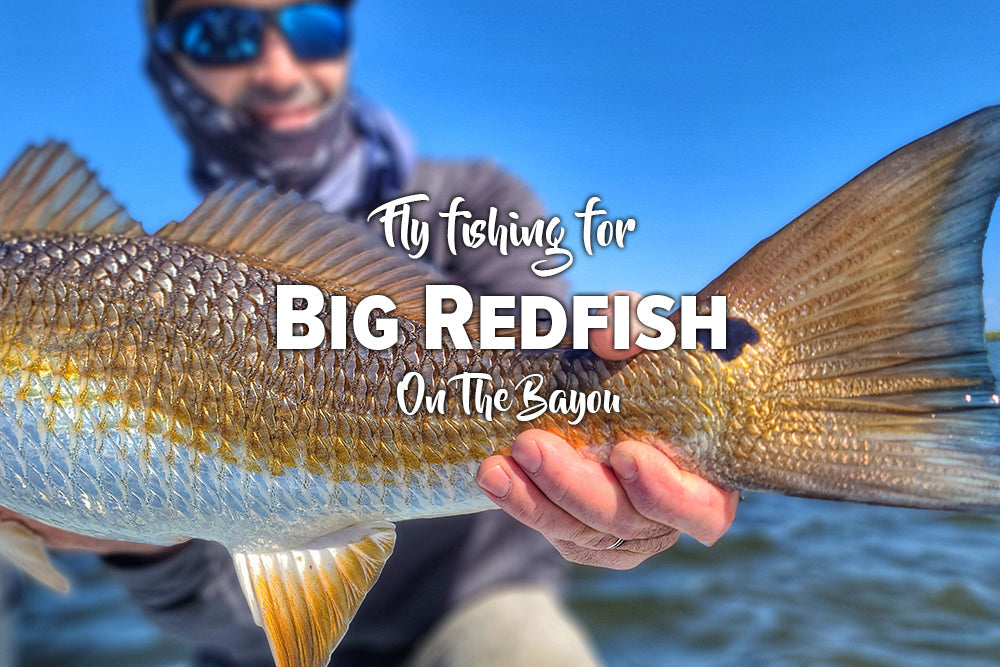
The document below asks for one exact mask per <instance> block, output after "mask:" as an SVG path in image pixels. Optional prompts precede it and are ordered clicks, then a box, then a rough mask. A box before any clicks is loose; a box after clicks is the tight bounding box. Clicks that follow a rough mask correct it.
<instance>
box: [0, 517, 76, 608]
mask: <svg viewBox="0 0 1000 667" xmlns="http://www.w3.org/2000/svg"><path fill="white" fill-rule="evenodd" d="M0 556H2V557H4V558H7V559H8V560H10V561H11V562H13V563H14V565H16V566H18V567H19V568H21V569H22V570H24V571H25V572H27V573H28V574H29V575H31V576H32V577H34V578H35V579H37V580H38V581H40V582H42V583H43V584H45V585H46V586H48V587H49V588H52V589H54V590H57V591H59V592H60V593H69V589H70V585H69V580H68V579H66V577H64V576H63V575H62V574H61V573H60V572H59V571H58V570H56V568H55V567H54V566H53V565H52V561H50V560H49V556H48V554H47V553H46V551H45V540H43V539H42V536H41V535H39V534H38V533H36V532H35V531H33V530H31V529H30V528H28V527H27V526H25V525H24V524H22V523H18V522H17V521H0Z"/></svg>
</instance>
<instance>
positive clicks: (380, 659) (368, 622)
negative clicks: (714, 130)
mask: <svg viewBox="0 0 1000 667" xmlns="http://www.w3.org/2000/svg"><path fill="white" fill-rule="evenodd" d="M350 4H351V3H350V2H349V1H347V2H316V3H301V2H291V1H288V0H175V1H170V0H147V2H146V6H145V15H146V19H147V22H148V28H149V34H150V50H149V55H148V60H147V68H148V72H149V75H150V77H151V79H152V81H153V83H154V85H155V87H156V89H157V91H158V93H159V94H160V97H161V99H162V101H163V103H164V104H165V106H166V108H167V110H168V112H169V113H170V115H171V116H172V118H173V120H174V121H175V123H176V124H177V126H178V128H179V129H180V131H181V132H182V134H183V135H184V137H185V139H186V140H187V141H188V143H189V144H190V147H191V149H192V162H191V176H192V178H193V180H194V182H195V183H196V185H197V186H198V187H199V188H200V189H201V190H203V191H204V192H206V193H207V192H209V191H211V190H213V189H215V188H216V187H218V186H220V185H222V184H223V183H225V182H227V181H232V180H236V181H242V180H257V181H260V182H263V183H268V184H271V185H274V186H275V187H276V188H278V189H279V190H288V189H294V190H297V191H299V192H301V193H302V194H303V195H304V196H305V197H306V198H308V199H312V200H314V201H317V202H319V203H320V204H322V205H323V207H324V208H325V209H327V210H328V211H330V212H334V213H343V214H344V215H346V216H348V217H349V218H351V219H357V220H358V221H359V224H364V222H363V221H364V218H365V215H366V213H367V212H368V211H370V210H371V209H373V208H374V207H376V206H378V204H380V203H381V202H384V201H388V200H390V199H392V198H393V197H396V196H398V195H399V194H400V193H403V192H424V193H428V194H430V195H431V199H432V201H431V202H430V203H428V205H427V208H426V209H425V210H428V211H429V210H441V209H440V208H437V209H433V207H435V206H438V207H440V206H442V204H441V203H440V202H447V201H450V200H451V199H452V196H453V195H462V196H463V197H465V198H466V200H467V203H466V206H468V207H470V208H474V207H475V208H478V209H481V210H486V209H488V208H489V207H490V206H500V207H501V208H503V210H514V209H518V210H520V212H521V213H522V217H523V218H524V219H526V220H535V219H536V218H538V217H540V213H541V210H540V207H539V205H538V204H537V202H536V201H535V200H534V199H533V197H532V196H531V195H530V194H529V193H528V191H527V190H526V189H525V188H524V186H523V185H521V184H520V183H519V182H518V181H516V180H515V179H513V178H511V177H510V176H508V175H507V174H505V173H503V172H502V171H500V170H499V169H497V168H496V167H494V166H492V165H490V164H487V163H482V162H474V163H463V164H453V163H443V162H430V161H418V160H414V159H413V157H412V155H411V153H410V146H409V144H408V141H407V138H406V136H405V134H404V132H403V131H402V130H401V128H400V126H399V125H398V124H397V123H396V121H395V120H394V119H393V118H392V117H391V116H390V115H389V114H388V113H387V112H386V111H385V110H383V109H381V108H380V107H378V106H376V105H374V104H373V103H371V102H370V101H368V100H366V99H364V98H363V97H361V96H360V95H358V94H356V93H355V92H354V91H352V90H351V89H350V88H349V85H348V80H349V71H350V57H349V51H350V31H351V21H350V6H349V5H350ZM438 240H441V239H438ZM439 245H440V244H439ZM519 250H520V251H527V249H525V248H521V249H512V251H511V255H510V256H509V257H500V256H499V255H498V254H497V253H495V252H490V251H489V250H487V251H486V252H475V251H469V252H464V253H462V254H461V255H460V256H458V257H452V256H449V255H448V254H447V253H445V252H443V248H442V247H438V248H436V249H435V248H434V247H432V248H431V250H430V252H429V253H428V256H429V257H430V258H431V259H432V261H433V262H434V263H435V264H437V265H438V267H439V268H440V269H442V270H443V271H444V272H445V273H446V274H447V275H448V276H450V277H452V278H453V279H454V281H455V282H457V283H461V284H463V286H465V287H466V288H467V289H469V290H470V291H472V292H474V293H477V294H486V293H499V294H514V295H523V294H540V293H549V294H552V295H554V296H557V297H565V292H564V286H563V285H562V284H561V283H559V282H557V280H556V279H546V280H542V279H538V278H536V277H534V276H532V275H531V274H530V272H529V271H528V269H527V266H528V262H527V261H525V260H526V258H527V257H528V256H529V255H530V253H526V252H518V251H519ZM633 297H634V298H637V297H636V296H635V295H633ZM591 347H592V349H593V350H594V352H596V353H597V354H599V355H600V356H602V357H604V358H606V359H611V360H615V359H625V358H628V357H630V356H632V355H634V354H636V353H637V352H638V348H636V347H635V346H634V345H633V347H632V348H631V349H629V350H615V349H614V348H613V347H612V344H611V330H610V328H609V329H607V330H604V331H599V332H596V333H594V334H593V335H592V337H591ZM477 481H478V483H479V485H480V487H481V488H482V490H483V492H484V493H485V494H486V495H487V496H488V497H489V498H490V499H492V500H493V501H494V502H495V503H496V504H497V505H499V506H500V507H501V508H502V509H503V510H505V511H506V512H507V514H506V515H505V514H502V513H499V512H486V513H480V514H471V515H462V516H456V517H447V518H440V519H427V520H419V521H411V522H405V523H402V524H400V525H399V526H398V529H397V530H398V536H397V543H396V548H395V554H396V555H395V557H394V558H392V559H390V560H389V562H388V564H387V565H386V567H385V569H384V571H383V573H382V575H381V579H380V583H379V585H377V586H375V588H374V589H372V592H371V593H370V594H369V595H368V598H367V599H366V602H365V603H364V604H363V605H362V606H361V608H360V610H359V612H358V614H357V616H356V617H355V619H354V621H353V623H352V625H351V628H350V631H349V632H348V634H347V635H346V636H345V638H344V640H343V642H342V643H341V645H340V647H339V648H338V650H337V653H336V654H335V655H336V658H337V664H352V663H357V664H398V663H401V662H403V661H406V660H409V661H411V662H410V663H409V664H442V665H452V664H455V665H458V664H462V665H477V664H482V665H485V664H519V663H520V662H522V661H525V660H527V659H528V658H529V657H530V661H531V663H532V664H552V665H556V664H560V665H561V664H567V665H568V664H574V665H579V664H588V663H590V664H593V663H595V662H596V659H595V658H594V656H593V654H592V649H591V648H590V647H589V645H588V642H587V640H586V639H585V638H584V637H583V635H582V634H581V633H580V632H579V630H578V629H577V628H576V627H575V625H574V624H573V622H572V621H570V620H569V619H568V618H567V616H566V614H565V612H564V611H563V610H562V608H561V606H560V605H559V603H558V601H557V600H556V598H555V596H554V594H553V592H552V591H553V590H554V589H556V588H557V587H558V584H559V581H560V579H561V570H562V569H563V568H562V567H561V566H560V562H561V559H560V558H559V556H558V555H557V552H558V554H561V556H562V557H563V558H565V559H568V560H571V561H575V562H579V563H586V564H590V565H598V566H603V567H612V568H630V567H633V566H635V565H637V564H639V563H640V562H642V561H643V560H645V559H646V558H648V557H649V556H651V555H653V554H655V553H658V552H660V551H663V550H664V549H667V548H669V547H670V546H672V545H673V544H674V543H675V542H676V540H677V539H678V536H679V534H680V532H684V533H688V534H690V535H692V536H693V537H695V538H696V539H698V540H699V541H701V542H703V543H706V544H711V543H713V542H714V541H716V540H717V539H718V538H719V537H720V536H721V535H722V534H723V533H724V532H725V530H726V529H727V528H728V526H729V524H730V522H731V521H732V519H733V515H734V513H735V507H736V502H737V496H736V494H735V493H732V492H726V491H722V490H720V489H719V488H717V487H715V486H713V485H711V484H709V483H708V482H706V481H704V480H702V479H701V478H699V477H697V476H695V475H693V474H690V473H687V472H684V471H682V470H680V469H679V468H678V467H677V466H676V465H675V464H674V463H673V462H672V461H671V460H670V459H669V458H668V457H667V456H665V455H663V454H662V453H660V452H658V451H657V450H656V449H655V448H653V447H649V446H646V445H640V444H639V443H635V442H622V443H619V444H618V445H617V446H616V447H615V448H614V450H613V451H612V453H611V456H610V465H602V464H599V463H596V462H594V461H592V460H589V459H584V458H583V457H581V456H580V454H579V453H577V451H575V450H574V449H573V448H572V447H571V446H570V445H569V444H568V443H566V442H565V441H564V440H562V439H561V438H560V437H558V436H557V435H554V434H552V433H549V432H546V431H542V430H531V431H527V432H525V433H522V434H521V435H520V436H518V437H517V439H516V440H515V441H514V443H513V447H512V450H511V455H510V456H492V457H490V458H488V459H486V460H485V461H484V462H483V463H482V465H481V467H480V468H479V473H478V480H477ZM508 515H509V516H508ZM12 516H14V515H12V513H9V512H6V513H0V519H6V518H11V517H12ZM511 517H513V518H511ZM514 519H516V520H517V521H520V522H521V523H520V524H519V523H517V522H516V521H515V520H514ZM18 520H20V521H22V522H23V523H25V524H26V525H28V526H29V527H30V528H32V529H34V530H35V532H37V533H40V534H42V535H44V536H45V537H46V539H47V543H48V544H49V546H51V547H53V548H69V549H87V550H91V551H94V552H97V553H101V554H104V555H105V557H106V560H107V562H108V563H109V564H110V565H111V566H112V569H113V570H114V572H115V575H116V577H117V578H118V579H119V580H120V581H121V582H122V583H123V584H124V585H125V586H127V587H128V588H129V589H130V590H131V591H132V592H133V594H134V596H135V597H136V599H137V600H138V601H139V603H140V604H141V605H142V606H143V607H144V608H145V609H146V611H147V612H148V613H149V615H150V616H151V617H152V618H153V619H154V620H155V621H157V622H158V623H159V624H160V625H162V626H163V627H165V628H167V629H168V630H169V631H171V632H172V633H174V634H178V635H180V636H182V637H185V638H188V639H190V640H192V641H195V642H197V643H198V644H199V645H200V646H201V647H202V652H201V653H200V654H199V656H200V657H199V660H201V662H199V663H198V664H209V662H210V661H213V662H210V664H216V665H218V664H260V663H266V662H267V661H269V660H270V651H269V649H268V644H267V641H266V639H265V637H264V634H263V632H261V631H260V630H259V628H257V626H256V625H255V623H254V620H253V619H252V618H251V615H250V613H249V609H248V607H247V604H246V602H245V600H244V599H243V596H242V594H241V593H240V585H239V583H237V579H236V574H235V571H234V569H233V567H232V561H231V558H230V555H229V553H228V552H227V551H226V550H225V549H223V548H217V547H216V545H213V544H211V543H207V542H200V541H196V540H195V541H191V542H187V543H183V544H180V545H177V546H174V547H166V548H165V547H155V546H151V545H139V544H127V543H121V542H109V541H103V540H96V539H92V538H85V537H81V536H77V535H73V534H70V533H65V532H63V531H57V530H54V529H50V528H47V527H45V526H43V525H41V524H38V523H37V522H33V521H30V520H27V519H20V518H19V519H18ZM521 524H524V525H521ZM525 526H528V527H530V528H533V529H535V530H530V529H529V528H525ZM535 531H538V532H535ZM546 540H547V541H548V543H546ZM550 545H551V546H550ZM552 547H554V548H555V549H554V550H553V549H552ZM470 637H473V638H474V640H473V641H470V640H469V639H470Z"/></svg>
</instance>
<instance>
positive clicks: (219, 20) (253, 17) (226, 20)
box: [170, 7, 264, 65]
mask: <svg viewBox="0 0 1000 667" xmlns="http://www.w3.org/2000/svg"><path fill="white" fill-rule="evenodd" d="M170 23H171V24H172V26H173V28H174V35H175V40H176V41H175V44H176V48H177V49H178V50H180V51H181V52H182V53H183V54H184V55H186V56H187V57H189V58H190V59H191V60H193V61H194V62H196V63H200V64H202V65H226V64H232V63H240V62H246V61H248V60H252V59H254V58H256V57H257V54H258V53H259V52H260V43H261V36H262V34H263V28H264V24H263V20H262V17H261V15H260V13H259V12H256V11H253V10H243V9H239V8H236V7H208V8H205V9H199V10H195V11H191V12H185V13H183V14H178V15H177V16H176V17H174V18H173V19H171V21H170Z"/></svg>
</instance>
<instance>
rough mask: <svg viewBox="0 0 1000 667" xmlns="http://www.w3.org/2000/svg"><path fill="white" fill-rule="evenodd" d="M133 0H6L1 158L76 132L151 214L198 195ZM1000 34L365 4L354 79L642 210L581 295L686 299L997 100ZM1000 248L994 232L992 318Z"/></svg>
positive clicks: (566, 201) (577, 197)
mask: <svg viewBox="0 0 1000 667" xmlns="http://www.w3.org/2000/svg"><path fill="white" fill-rule="evenodd" d="M139 8H140V0H109V1H107V2H100V3H95V2H81V1H79V0H77V1H75V2H71V1H69V0H39V1H38V2H32V3H27V2H2V3H0V91H3V92H2V95H0V101H2V104H0V108H2V113H3V120H2V122H0V163H5V164H6V163H9V162H10V161H11V160H13V159H14V157H15V156H16V155H17V154H18V153H19V152H20V150H21V149H22V148H23V147H24V146H25V145H26V144H27V143H28V142H31V141H35V142H38V141H42V140H44V139H47V138H61V139H65V140H68V141H69V142H70V143H71V144H72V145H73V146H74V147H75V148H76V149H77V151H78V152H80V153H81V154H83V155H85V156H86V157H87V158H88V159H89V160H90V161H91V163H92V164H93V165H94V166H95V167H96V168H97V170H98V171H99V173H100V175H101V178H102V181H103V182H104V183H105V184H106V185H107V186H109V187H110V188H111V190H112V191H113V192H114V194H115V195H116V196H117V197H118V198H119V199H120V200H121V201H122V202H124V203H125V204H126V205H127V206H128V207H129V209H130V211H131V212H132V214H133V215H134V216H135V217H136V218H138V219H140V220H142V221H143V222H144V223H145V225H146V227H147V229H150V230H153V229H156V228H158V227H159V226H160V225H162V224H163V223H164V222H166V221H168V220H170V219H173V218H181V217H183V216H184V215H186V214H187V212H188V211H189V210H190V209H191V208H193V206H194V205H195V204H196V203H197V201H198V197H197V196H196V195H195V193H194V192H193V190H192V189H191V188H190V186H189V185H188V184H187V182H186V180H185V164H186V153H185V149H184V147H183V145H182V144H181V142H180V140H179V139H178V138H177V136H176V135H175V134H174V132H173V129H172V128H171V127H170V126H169V125H168V123H167V121H166V119H165V116H164V115H163V113H162V112H161V111H160V109H159V107H158V105H157V103H156V100H155V98H154V95H153V93H152V89H151V88H150V87H149V86H148V85H147V83H146V81H145V79H144V77H143V74H142V68H141V60H142V52H143V48H144V41H143V35H142V31H141V26H140V14H139ZM997 29H998V21H997V12H996V6H995V5H994V4H993V3H988V2H956V1H951V2H921V3H912V2H881V3H879V2H838V3H798V2H767V3H763V2H761V3H753V2H697V3H696V2H690V3H674V2H669V3H667V2H663V3H660V2H638V1H635V2H627V1H626V2H617V3H609V2H600V3H598V2H553V1H550V2H545V1H544V0H542V1H538V0H536V1H534V2H529V1H527V0H524V1H521V0H509V1H508V2H504V3H480V2H462V3H459V2H454V1H452V2H443V1H438V0H421V1H420V2H376V1H374V0H361V2H360V3H359V5H358V9H357V12H356V34H357V41H356V49H355V61H356V63H355V72H354V80H355V83H356V84H357V85H358V87H360V88H361V89H363V90H364V91H366V92H368V93H369V94H370V95H371V96H372V97H374V98H376V99H378V100H380V101H382V102H383V103H385V104H386V105H388V106H390V107H391V108H392V109H394V110H395V111H396V112H397V113H398V115H399V116H400V117H401V118H402V119H403V120H404V121H405V122H406V124H407V125H408V126H409V127H410V129H411V130H412V132H413V134H414V135H415V137H416V139H417V143H418V145H419V147H420V148H421V149H422V150H423V151H424V152H425V153H428V154H431V155H436V156H453V157H468V156H490V157H492V158H493V159H495V160H496V161H498V162H500V163H501V164H503V165H504V166H506V167H507V168H509V169H511V170H512V171H514V172H516V173H517V174H519V175H520V176H521V177H523V178H524V179H525V180H527V181H528V182H529V183H530V184H531V185H532V186H533V187H534V188H535V189H536V191H537V192H538V193H539V194H540V195H541V197H542V198H543V200H544V201H545V203H546V205H547V206H548V208H549V209H550V210H551V212H552V213H553V214H557V215H560V216H562V217H564V218H569V219H572V213H573V212H574V211H576V210H578V209H580V208H581V207H582V206H583V204H584V202H585V201H586V199H587V198H588V197H589V196H591V195H592V194H598V195H600V196H601V197H602V199H603V202H604V204H605V206H606V208H607V209H608V210H609V212H610V213H611V214H612V215H614V216H618V217H627V216H633V217H635V218H636V219H637V220H638V230H637V231H636V232H635V233H634V234H633V236H632V238H631V239H630V240H629V241H628V244H627V247H626V249H625V250H624V251H610V250H604V251H601V252H600V253H599V254H598V255H597V256H596V257H595V258H593V259H589V260H587V261H582V259H580V258H579V257H578V262H577V265H576V266H574V268H573V269H572V270H571V271H570V272H569V277H570V278H571V279H572V280H573V281H574V283H575V286H576V290H577V291H579V292H602V291H607V290H610V289H615V288H632V289H636V290H638V291H641V292H660V293H666V294H671V295H675V296H676V295H679V294H682V293H691V292H694V291H696V290H697V289H699V288H700V287H701V286H702V285H704V284H705V283H706V282H708V281H709V280H710V279H711V278H712V277H714V276H715V275H716V274H718V273H720V272H721V271H722V270H723V269H725V267H726V266H728V265H729V264H730V263H731V262H733V261H735V260H736V259H737V258H738V257H739V256H740V255H742V254H743V252H745V251H746V250H747V249H748V248H750V247H751V246H752V245H753V244H754V243H755V242H756V241H757V240H759V239H760V238H762V237H764V236H766V235H767V234H770V233H772V232H774V231H775V230H777V229H778V228H779V227H780V226H781V225H783V224H784V223H786V222H788V221H790V220H791V219H792V218H794V217H795V216H796V215H798V214H799V213H801V212H802V211H804V210H805V209H806V208H808V207H809V206H811V205H812V204H814V203H816V202H817V201H819V200H820V199H821V198H822V197H823V196H825V195H826V194H828V193H829V192H831V191H832V190H834V189H836V188H837V187H839V186H840V185H841V184H842V183H843V182H845V181H846V180H848V179H849V178H851V177H852V176H853V175H855V174H856V173H857V172H859V171H860V170H862V169H863V168H865V167H866V166H868V165H869V164H871V163H872V162H874V161H876V160H878V159H879V158H881V157H883V156H884V155H886V154H887V153H889V152H891V151H892V150H894V149H895V148H897V147H899V146H901V145H902V144H904V143H907V142H908V141H910V140H912V139H915V138H917V137H918V136H920V135H922V134H925V133H927V132H929V131H931V130H934V129H936V128H937V127H939V126H942V125H944V124H947V123H948V122H950V121H952V120H955V119H957V118H959V117H961V116H963V115H965V114H968V113H970V112H972V111H974V110H976V109H978V108H980V107H983V106H986V105H989V104H993V103H997V102H1000V50H998V47H997V39H996V35H997ZM992 236H1000V232H994V233H993V234H992ZM578 255H579V252H578ZM998 260H1000V242H998V241H996V239H991V240H990V241H988V243H987V257H986V270H987V286H986V303H987V318H988V324H989V326H990V327H991V328H1000V284H997V283H1000V272H995V271H992V270H991V269H992V267H997V266H1000V261H998Z"/></svg>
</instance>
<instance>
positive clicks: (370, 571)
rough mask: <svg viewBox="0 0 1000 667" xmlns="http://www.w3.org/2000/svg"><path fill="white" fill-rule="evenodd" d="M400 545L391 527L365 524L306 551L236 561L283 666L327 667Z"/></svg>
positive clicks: (237, 556) (238, 555) (237, 555)
mask: <svg viewBox="0 0 1000 667" xmlns="http://www.w3.org/2000/svg"><path fill="white" fill-rule="evenodd" d="M395 540H396V532H395V528H394V526H393V525H392V524H391V523H387V522H377V523H367V524H358V525H354V526H350V527H348V528H345V529H343V530H340V531H338V532H336V533H334V534H332V535H329V536H327V537H325V538H323V539H321V540H319V541H317V542H314V543H312V544H310V545H307V546H305V547H302V548H300V549H289V550H287V551H273V552H268V553H250V552H246V551H235V552H234V553H233V561H234V562H235V563H236V572H237V573H238V575H239V579H240V585H241V586H242V587H243V593H244V594H245V595H246V597H247V602H249V604H250V610H251V611H252V612H253V618H254V621H256V623H257V625H259V626H261V627H263V628H264V630H265V631H266V632H267V639H268V642H269V643H270V644H271V652H272V653H273V655H274V661H275V664H276V665H278V667H293V666H294V667H322V666H324V665H326V664H327V662H328V661H329V660H330V654H331V653H333V649H335V648H336V647H337V644H338V643H340V640H341V638H343V636H344V633H346V632H347V626H348V624H349V623H350V622H351V619H352V618H354V614H355V612H357V610H358V607H359V606H360V605H361V601H362V600H364V598H365V595H367V593H368V591H369V589H371V587H372V585H373V584H374V583H375V580H376V579H378V576H379V574H380V573H381V572H382V566H383V565H385V561H386V559H387V558H389V555H390V554H391V553H392V548H393V544H394V543H395Z"/></svg>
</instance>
